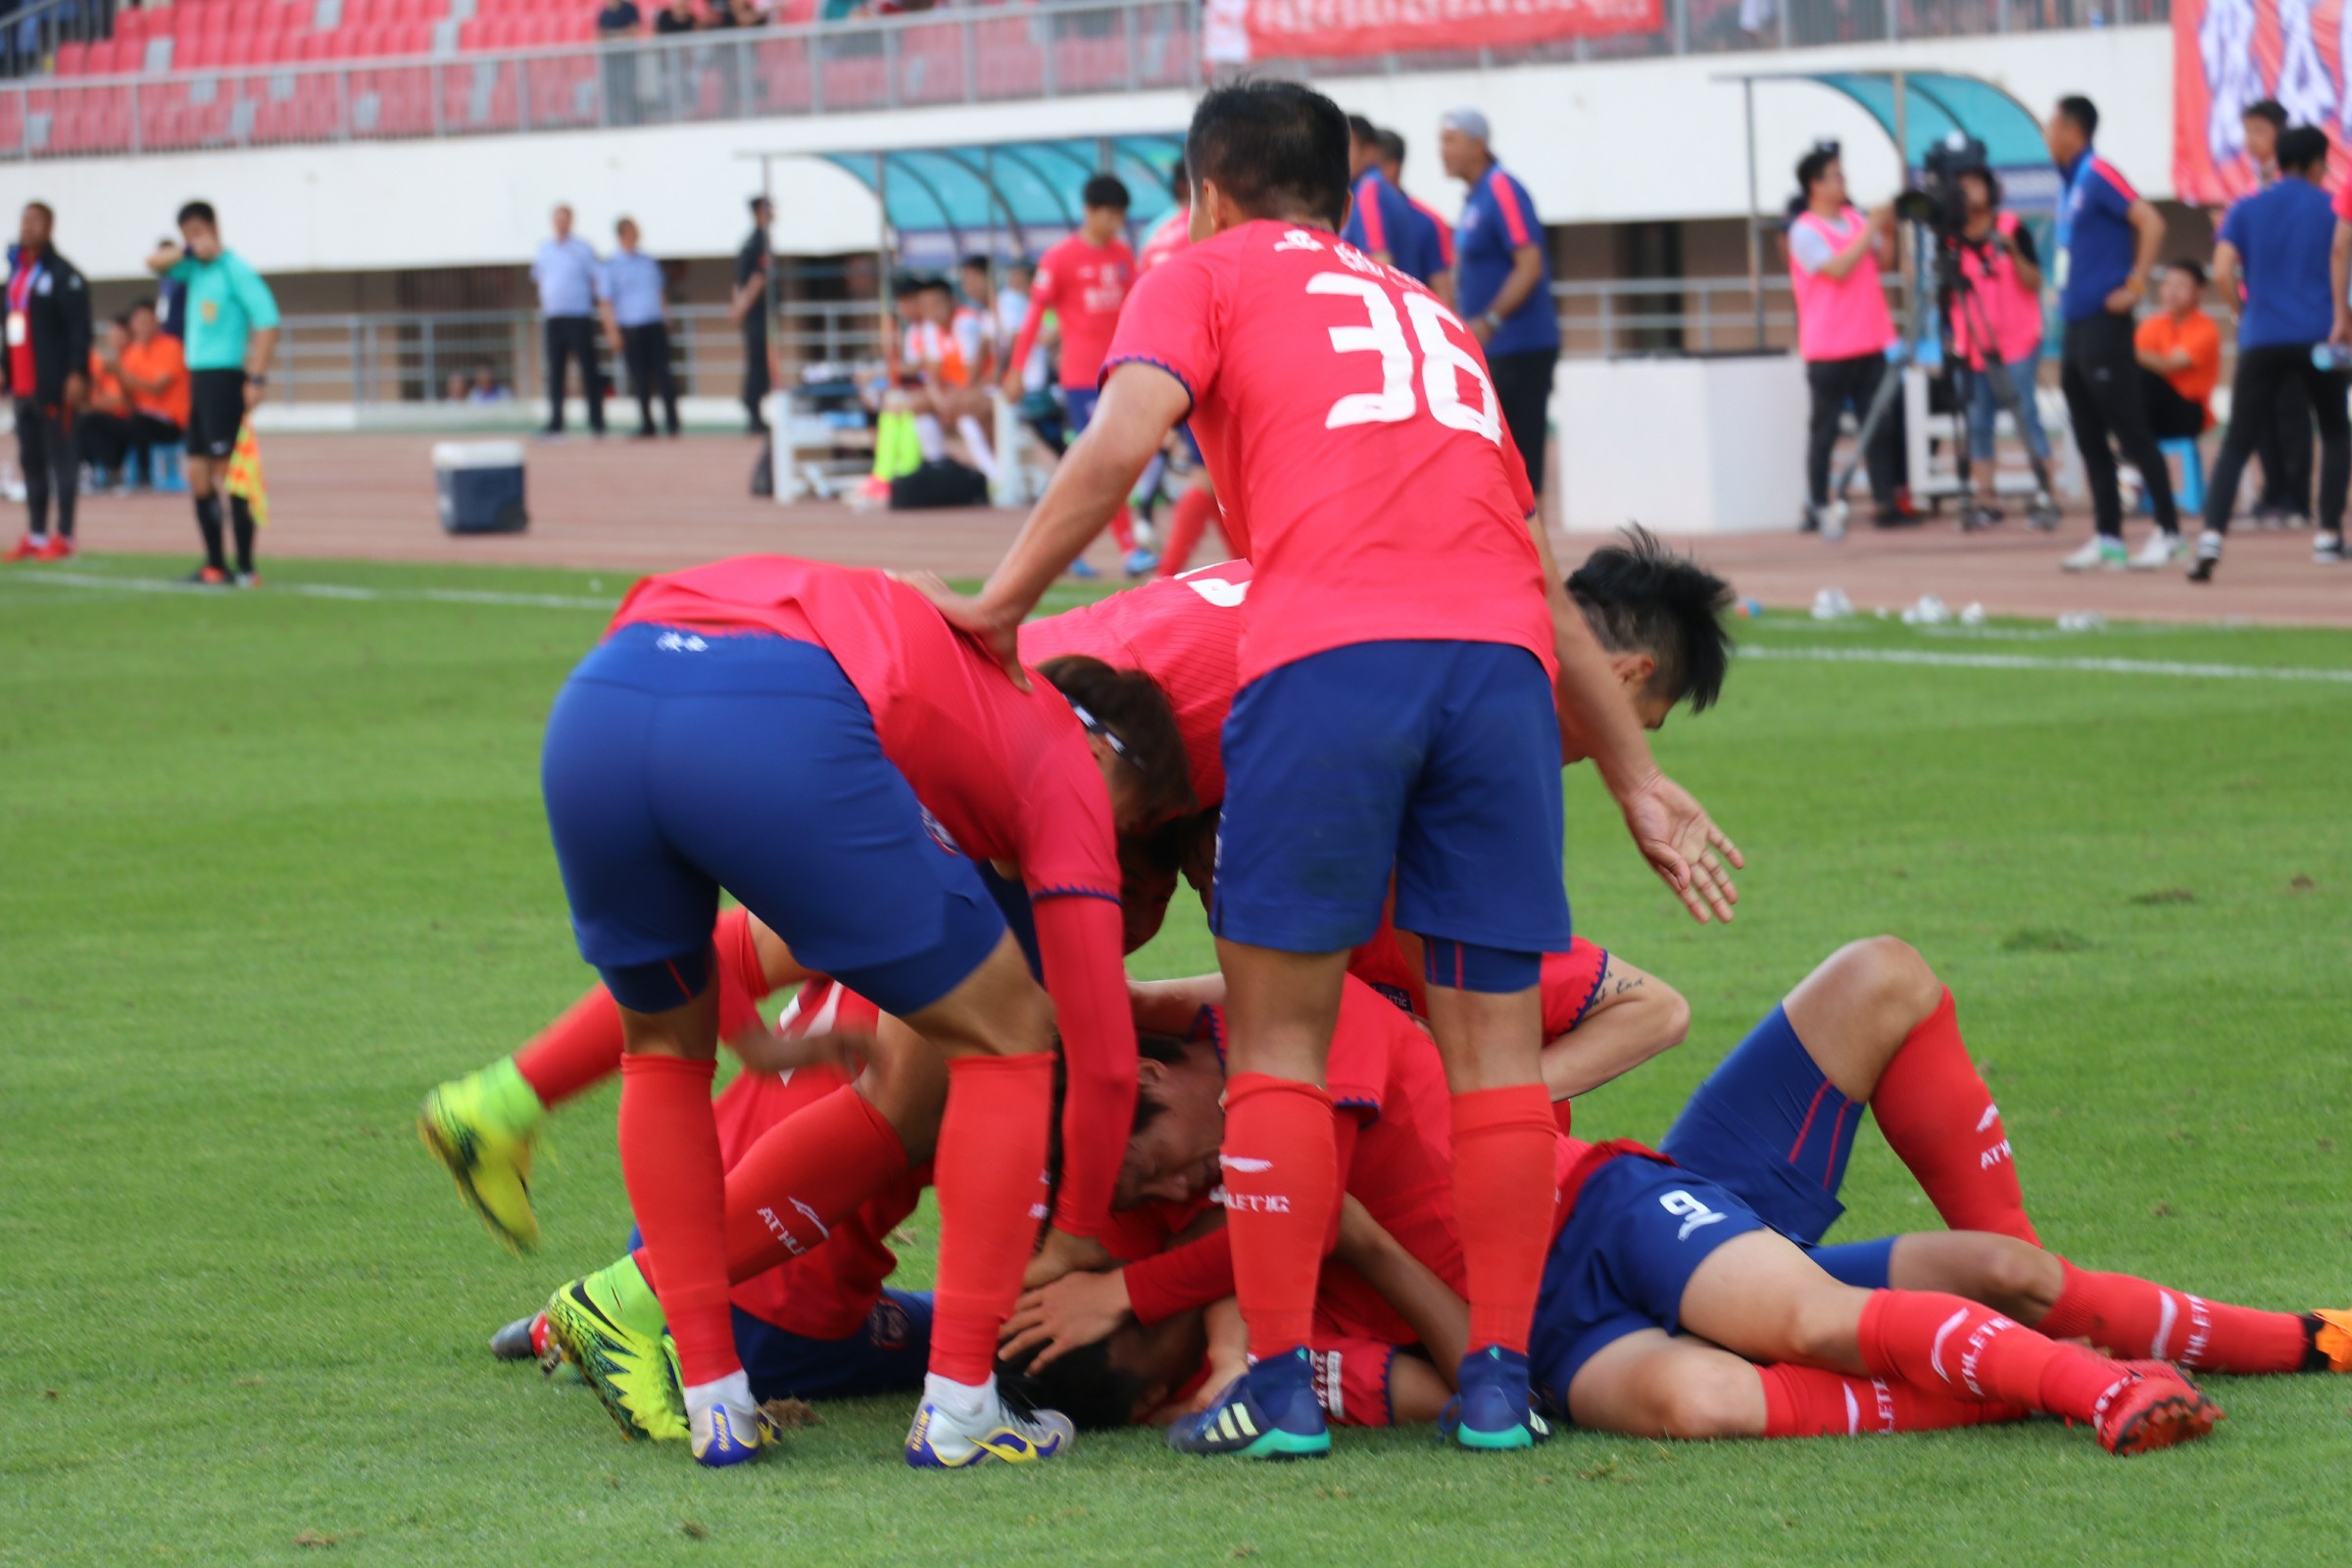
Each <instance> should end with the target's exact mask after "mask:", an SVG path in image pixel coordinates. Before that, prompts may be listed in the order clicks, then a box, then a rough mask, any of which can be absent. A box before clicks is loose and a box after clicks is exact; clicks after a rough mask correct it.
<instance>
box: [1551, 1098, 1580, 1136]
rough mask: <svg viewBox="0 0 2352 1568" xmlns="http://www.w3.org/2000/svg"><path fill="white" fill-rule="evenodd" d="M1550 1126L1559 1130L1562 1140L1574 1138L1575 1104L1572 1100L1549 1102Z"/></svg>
mask: <svg viewBox="0 0 2352 1568" xmlns="http://www.w3.org/2000/svg"><path fill="white" fill-rule="evenodd" d="M1551 1124H1552V1126H1553V1127H1555V1128H1557V1129H1558V1130H1559V1134H1560V1136H1561V1137H1562V1138H1572V1137H1574V1136H1575V1135H1576V1102H1575V1101H1573V1100H1555V1101H1553V1102H1552V1103H1551Z"/></svg>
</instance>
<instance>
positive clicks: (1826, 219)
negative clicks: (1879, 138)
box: [1789, 141, 1902, 528]
mask: <svg viewBox="0 0 2352 1568" xmlns="http://www.w3.org/2000/svg"><path fill="white" fill-rule="evenodd" d="M1796 183H1797V186H1798V188H1799V189H1800V190H1801V191H1802V192H1803V195H1804V207H1803V208H1802V210H1800V211H1799V212H1798V213H1797V214H1796V215H1795V217H1793V218H1792V219H1790V220H1789V286H1790V288H1791V289H1792V290H1793V291H1794V292H1795V295H1796V352H1797V353H1798V355H1799V356H1801V357H1802V358H1803V360H1804V362H1805V383H1806V385H1807V386H1808V387H1810V388H1811V390H1812V394H1813V420H1812V428H1811V431H1810V436H1809V439H1808V440H1807V442H1806V444H1805V488H1806V493H1807V499H1808V500H1809V501H1810V502H1811V507H1810V509H1809V511H1808V513H1807V515H1806V526H1807V527H1808V528H1818V527H1820V526H1822V523H1823V519H1824V518H1825V516H1826V515H1828V512H1829V505H1830V452H1831V450H1832V449H1833V448H1834V447H1836V446H1837V444H1838V419H1839V418H1840V417H1842V416H1843V415H1844V413H1845V411H1846V408H1847V406H1848V405H1851V406H1852V408H1853V411H1854V417H1855V418H1857V419H1866V418H1868V417H1869V413H1870V402H1871V399H1872V398H1873V397H1874V396H1875V395H1876V394H1877V392H1878V390H1879V378H1880V377H1881V376H1883V375H1885V374H1886V373H1887V344H1889V343H1892V342H1893V341H1894V321H1893V319H1891V318H1889V317H1888V316H1887V290H1886V288H1885V287H1884V286H1883V285H1882V284H1881V283H1880V281H1879V268H1880V266H1881V264H1882V263H1885V264H1887V265H1892V263H1893V261H1894V209H1893V208H1892V207H1882V208H1880V209H1878V210H1877V211H1876V212H1873V213H1870V214H1867V215H1865V214H1864V213H1863V212H1862V211H1861V210H1860V209H1858V208H1856V207H1854V206H1853V205H1852V204H1851V203H1850V202H1848V201H1847V200H1846V194H1845V166H1844V164H1843V163H1842V162H1841V161H1840V160H1839V158H1838V144H1837V143H1836V142H1834V141H1825V142H1821V143H1819V144H1817V145H1816V146H1815V147H1814V149H1813V150H1812V151H1811V152H1809V153H1807V154H1805V156H1804V157H1802V158H1800V159H1798V160H1797V164H1796ZM1901 442H1902V425H1901V422H1900V421H1899V420H1897V419H1894V418H1892V417H1888V418H1885V419H1882V420H1880V421H1879V428H1878V429H1877V431H1876V432H1874V433H1873V435H1872V437H1871V441H1870V445H1869V447H1868V448H1867V449H1866V450H1865V451H1864V453H1863V455H1862V456H1863V461H1864V463H1865V464H1866V465H1867V466H1869V469H1870V492H1871V495H1872V496H1873V497H1874V498H1875V499H1876V500H1877V502H1878V519H1877V520H1878V522H1879V525H1880V526H1882V527H1888V526H1892V525H1894V524H1897V523H1899V522H1900V521H1901V520H1902V513H1901V510H1900V508H1899V505H1898V502H1897V491H1898V489H1899V487H1900V485H1901V483H1902V444H1901Z"/></svg>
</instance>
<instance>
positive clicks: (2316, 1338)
mask: <svg viewBox="0 0 2352 1568" xmlns="http://www.w3.org/2000/svg"><path fill="white" fill-rule="evenodd" d="M2303 1322H2304V1326H2305V1327H2307V1328H2308V1329H2309V1330H2310V1331H2311V1357H2310V1360H2309V1362H2308V1363H2307V1364H2308V1365H2309V1366H2310V1367H2311V1369H2312V1370H2313V1371H2314V1372H2317V1371H2320V1370H2322V1369H2323V1368H2324V1369H2326V1370H2327V1371H2329V1372H2352V1308H2335V1307H2325V1306H2324V1307H2322V1308H2320V1309H2319V1310H2318V1311H2316V1312H2309V1313H2306V1314H2304V1318H2303Z"/></svg>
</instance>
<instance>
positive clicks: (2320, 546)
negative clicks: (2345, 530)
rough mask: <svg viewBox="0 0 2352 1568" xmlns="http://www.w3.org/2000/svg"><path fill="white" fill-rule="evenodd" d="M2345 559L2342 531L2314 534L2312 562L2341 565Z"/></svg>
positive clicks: (2324, 564) (2314, 563)
mask: <svg viewBox="0 0 2352 1568" xmlns="http://www.w3.org/2000/svg"><path fill="white" fill-rule="evenodd" d="M2343 559H2344V536H2343V535H2342V534H2340V533H2322V534H2314V535H2313V536H2312V540H2311V564H2313V565H2315V566H2334V565H2340V564H2342V563H2343Z"/></svg>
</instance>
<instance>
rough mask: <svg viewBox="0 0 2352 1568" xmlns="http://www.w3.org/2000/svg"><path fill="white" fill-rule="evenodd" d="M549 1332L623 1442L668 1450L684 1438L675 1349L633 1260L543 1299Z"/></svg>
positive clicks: (682, 1390)
mask: <svg viewBox="0 0 2352 1568" xmlns="http://www.w3.org/2000/svg"><path fill="white" fill-rule="evenodd" d="M547 1333H548V1338H549V1339H551V1340H552V1341H554V1342H555V1344H556V1345H557V1346H558V1347H559V1348H561V1349H562V1350H563V1352H564V1360H566V1361H569V1362H570V1363H571V1364H572V1365H573V1366H575V1367H577V1368H579V1372H580V1379H581V1381H582V1382H584V1383H586V1384H587V1385H588V1386H589V1387H590V1388H592V1389H594V1390H595V1391H596V1397H598V1398H600V1399H602V1400H603V1401H604V1403H605V1410H606V1412H607V1413H608V1414H610V1415H611V1416H612V1417H613V1421H614V1423H615V1424H617V1425H618V1426H619V1428H620V1432H621V1436H622V1437H624V1438H628V1439H630V1440H632V1441H634V1440H635V1439H638V1438H648V1439H651V1440H652V1441H654V1442H656V1443H673V1442H675V1441H677V1440H678V1439H680V1438H683V1437H686V1436H687V1435H688V1432H687V1423H686V1390H685V1386H684V1384H683V1383H682V1382H681V1381H680V1379H679V1375H678V1353H677V1348H676V1346H675V1345H674V1344H673V1343H672V1342H671V1340H670V1338H669V1336H668V1334H667V1333H666V1332H664V1329H663V1324H662V1303H661V1301H660V1300H659V1299H657V1298H656V1297H655V1295H654V1288H653V1287H652V1286H651V1285H648V1284H647V1283H646V1282H645V1275H644V1274H643V1273H641V1272H640V1271H639V1270H638V1267H637V1261H636V1259H635V1258H632V1257H624V1258H622V1259H621V1260H620V1261H619V1262H617V1263H614V1264H613V1265H612V1266H611V1267H609V1268H601V1269H598V1270H597V1271H596V1272H595V1273H593V1274H591V1275H589V1276H587V1277H586V1278H585V1279H576V1280H573V1281H572V1282H571V1283H570V1284H569V1285H566V1286H564V1287H563V1288H562V1289H560V1290H558V1291H557V1292H556V1294H555V1295H553V1296H551V1297H549V1298H548V1299H547Z"/></svg>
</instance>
